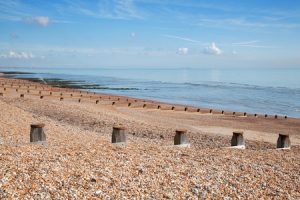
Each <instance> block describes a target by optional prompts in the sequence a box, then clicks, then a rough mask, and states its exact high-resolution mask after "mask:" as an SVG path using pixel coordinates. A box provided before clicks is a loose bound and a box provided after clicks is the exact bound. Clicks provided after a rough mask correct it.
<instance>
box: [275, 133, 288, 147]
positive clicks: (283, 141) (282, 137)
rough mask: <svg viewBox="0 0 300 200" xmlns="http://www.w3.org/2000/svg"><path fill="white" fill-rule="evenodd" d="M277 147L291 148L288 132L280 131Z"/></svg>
mask: <svg viewBox="0 0 300 200" xmlns="http://www.w3.org/2000/svg"><path fill="white" fill-rule="evenodd" d="M277 148H280V149H282V148H284V149H289V148H291V140H290V136H289V135H288V134H282V133H280V134H279V136H278V139H277Z"/></svg>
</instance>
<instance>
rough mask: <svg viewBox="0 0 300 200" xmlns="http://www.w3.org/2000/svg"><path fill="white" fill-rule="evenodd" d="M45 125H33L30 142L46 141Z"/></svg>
mask: <svg viewBox="0 0 300 200" xmlns="http://www.w3.org/2000/svg"><path fill="white" fill-rule="evenodd" d="M44 126H45V124H31V126H30V127H31V129H30V142H39V141H46V134H45V133H44V130H43V128H44Z"/></svg>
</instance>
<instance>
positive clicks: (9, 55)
mask: <svg viewBox="0 0 300 200" xmlns="http://www.w3.org/2000/svg"><path fill="white" fill-rule="evenodd" d="M0 58H5V59H32V58H35V55H33V54H32V53H31V52H28V53H27V52H15V51H10V52H8V53H6V54H0Z"/></svg>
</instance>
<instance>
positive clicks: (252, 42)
mask: <svg viewBox="0 0 300 200" xmlns="http://www.w3.org/2000/svg"><path fill="white" fill-rule="evenodd" d="M257 42H259V41H258V40H251V41H244V42H235V43H232V45H234V46H239V45H250V44H255V43H257Z"/></svg>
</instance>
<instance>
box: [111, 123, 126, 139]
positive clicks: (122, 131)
mask: <svg viewBox="0 0 300 200" xmlns="http://www.w3.org/2000/svg"><path fill="white" fill-rule="evenodd" d="M111 142H112V143H126V128H125V127H123V126H114V127H113V132H112V137H111Z"/></svg>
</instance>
